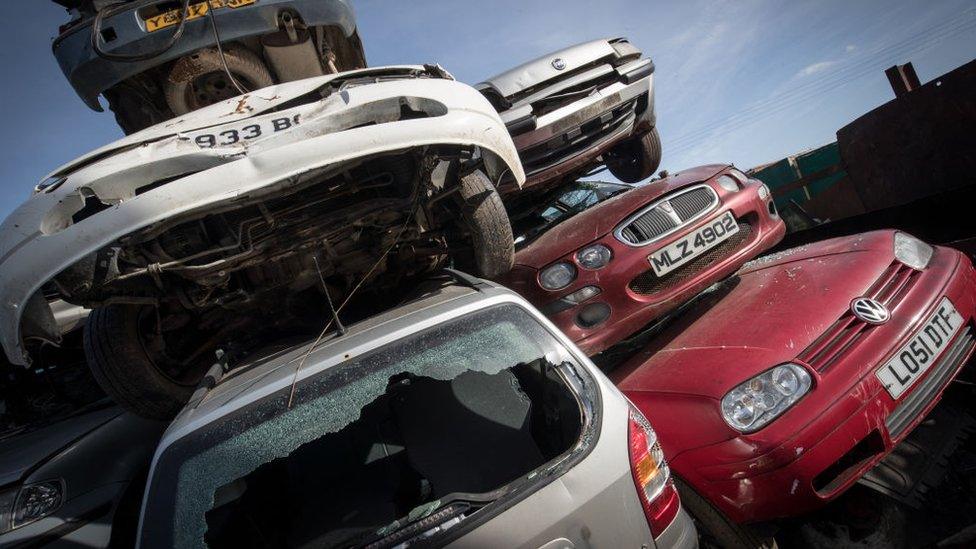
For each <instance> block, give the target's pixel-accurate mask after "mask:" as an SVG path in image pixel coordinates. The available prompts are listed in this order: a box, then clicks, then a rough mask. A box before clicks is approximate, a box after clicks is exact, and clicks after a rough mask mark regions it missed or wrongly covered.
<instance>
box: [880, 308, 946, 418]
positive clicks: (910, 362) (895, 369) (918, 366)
mask: <svg viewBox="0 0 976 549" xmlns="http://www.w3.org/2000/svg"><path fill="white" fill-rule="evenodd" d="M962 324H963V319H962V316H960V315H959V313H958V312H957V311H956V308H955V307H953V305H952V302H951V301H949V299H948V298H945V297H944V298H942V301H941V302H939V306H938V308H937V309H936V310H935V313H933V314H932V316H930V317H929V318H928V320H926V321H925V324H923V325H922V328H921V329H920V330H919V331H918V332H916V333H915V335H914V336H912V339H911V340H909V342H908V343H906V344H905V345H904V346H903V347H902V348H901V349H899V350H898V352H897V353H895V356H893V357H892V358H891V359H890V360H888V362H887V363H886V364H885V365H884V366H882V367H881V368H880V369H878V371H877V372H875V374H876V375H877V376H878V379H879V380H881V384H882V385H884V387H885V389H887V390H888V394H890V395H891V398H895V399H896V398H898V397H899V396H901V395H902V393H904V392H905V391H907V390H908V389H910V388H911V386H912V385H914V384H915V382H916V381H918V380H919V379H921V377H922V374H924V373H925V371H926V370H928V369H929V366H931V365H932V364H933V363H935V362H936V361H937V360H938V358H939V355H940V354H942V351H944V350H945V349H946V347H948V346H949V342H950V341H952V337H953V336H954V335H956V333H957V332H959V329H960V328H962Z"/></svg>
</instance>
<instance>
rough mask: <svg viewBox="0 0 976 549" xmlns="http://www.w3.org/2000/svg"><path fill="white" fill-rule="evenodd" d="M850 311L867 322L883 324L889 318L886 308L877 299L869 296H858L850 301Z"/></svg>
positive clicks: (889, 314)
mask: <svg viewBox="0 0 976 549" xmlns="http://www.w3.org/2000/svg"><path fill="white" fill-rule="evenodd" d="M851 312H852V313H854V316H856V317H857V318H859V319H861V320H863V321H864V322H867V323H868V324H884V323H885V322H888V319H890V318H891V313H890V312H889V311H888V308H887V307H885V306H884V304H883V303H881V302H880V301H878V300H877V299H871V298H870V297H859V298H857V299H855V300H854V301H852V302H851Z"/></svg>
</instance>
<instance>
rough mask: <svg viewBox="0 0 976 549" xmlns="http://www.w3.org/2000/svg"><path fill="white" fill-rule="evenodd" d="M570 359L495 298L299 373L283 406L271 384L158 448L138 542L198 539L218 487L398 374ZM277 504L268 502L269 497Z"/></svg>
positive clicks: (346, 416)
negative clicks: (252, 399) (264, 392)
mask: <svg viewBox="0 0 976 549" xmlns="http://www.w3.org/2000/svg"><path fill="white" fill-rule="evenodd" d="M540 362H542V363H546V364H550V365H558V364H561V363H567V362H568V363H575V361H574V360H573V359H572V358H571V355H570V354H569V353H568V351H567V350H566V349H565V348H564V347H563V346H562V345H561V344H560V343H559V342H558V341H557V340H556V339H555V338H554V337H553V336H552V335H551V334H550V333H549V332H548V331H546V329H545V328H543V327H542V326H541V325H540V324H539V323H538V322H537V321H536V320H535V319H533V318H532V317H531V316H530V315H529V314H528V313H527V312H526V311H525V310H523V309H522V308H520V307H517V306H513V305H502V306H496V307H492V308H489V309H485V310H483V311H479V312H476V313H472V314H470V315H466V316H464V317H461V318H458V319H455V320H453V321H450V322H447V323H445V324H442V325H439V326H436V327H433V328H430V329H428V330H425V331H422V332H419V333H417V334H414V335H412V336H410V337H409V338H406V339H404V340H401V341H398V342H396V343H394V344H391V345H388V346H386V347H383V348H380V349H378V350H375V351H373V352H371V353H369V354H367V355H364V356H362V357H358V358H356V359H352V360H350V361H348V362H346V363H343V364H341V365H338V366H336V367H333V368H330V369H328V370H325V371H323V372H322V373H321V374H320V375H317V376H315V377H312V378H310V379H307V380H303V381H302V382H301V383H300V384H299V386H298V388H297V390H296V393H295V402H294V404H293V407H292V408H291V409H290V410H288V409H287V401H288V389H285V390H282V391H278V392H277V393H274V394H272V395H269V396H267V397H265V398H264V399H262V400H259V401H257V402H256V403H254V404H251V405H249V406H247V407H245V408H242V409H240V410H237V411H235V412H232V413H230V414H228V415H227V416H224V417H223V418H221V419H220V420H218V421H215V422H212V423H211V424H210V425H208V426H206V427H204V428H202V429H200V430H198V431H196V432H194V433H191V434H190V435H188V436H186V437H184V438H182V439H180V440H178V441H176V442H175V443H174V444H173V445H171V446H170V447H169V448H168V449H167V450H166V452H164V453H163V454H162V456H161V457H160V459H159V462H158V464H157V467H156V471H155V474H154V477H153V479H152V484H151V489H150V493H149V496H150V497H149V499H148V500H147V504H146V509H145V521H144V525H143V532H142V540H143V543H146V544H147V545H152V546H157V545H158V546H167V547H168V546H179V547H204V546H206V545H205V536H206V534H207V527H208V526H207V519H206V518H205V516H206V514H207V513H208V511H209V510H210V509H211V508H212V507H214V502H215V497H214V495H215V493H218V492H219V491H220V490H221V489H223V490H227V487H228V486H230V485H232V484H233V483H234V482H236V481H239V479H241V478H242V477H244V476H245V475H247V474H249V473H251V472H253V471H255V470H256V469H258V468H259V467H261V466H262V465H264V464H267V463H269V462H272V461H273V460H276V459H278V458H282V457H286V456H288V455H289V454H291V453H292V452H293V451H295V450H296V449H297V448H299V447H300V446H302V445H305V444H307V443H310V442H312V441H315V440H317V439H320V438H322V437H323V436H324V435H326V434H330V433H337V432H339V431H340V430H342V429H343V428H344V427H346V426H347V425H350V424H351V423H353V422H356V421H357V420H358V419H359V418H360V416H361V414H362V413H363V410H364V408H366V407H367V406H369V405H370V404H371V403H373V402H374V401H376V400H377V399H379V398H380V397H381V396H384V394H385V393H386V392H387V391H388V387H389V386H390V385H391V381H392V380H395V379H397V378H398V377H402V376H404V375H415V376H423V377H424V378H430V379H432V380H453V379H454V378H458V376H461V374H465V373H469V372H480V373H482V374H488V375H493V374H498V373H499V372H502V371H503V370H507V369H511V368H513V367H514V366H516V365H525V364H531V363H540ZM268 505H274V502H268Z"/></svg>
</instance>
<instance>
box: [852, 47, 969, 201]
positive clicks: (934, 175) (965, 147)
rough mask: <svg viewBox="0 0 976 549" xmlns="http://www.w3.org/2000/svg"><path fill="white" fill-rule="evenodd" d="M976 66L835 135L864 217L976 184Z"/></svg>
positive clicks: (929, 85)
mask: <svg viewBox="0 0 976 549" xmlns="http://www.w3.org/2000/svg"><path fill="white" fill-rule="evenodd" d="M973 90H976V61H971V62H969V63H967V64H965V65H963V66H961V67H959V68H957V69H955V70H953V71H950V72H948V73H946V74H944V75H943V76H941V77H939V78H936V79H935V80H933V81H931V82H928V83H926V84H924V85H923V86H921V87H919V88H918V89H916V90H914V91H911V92H910V93H906V94H904V95H903V96H902V97H899V98H897V99H895V100H892V101H889V102H888V103H886V104H884V105H882V106H880V107H878V108H876V109H874V110H873V111H871V112H868V113H867V114H865V115H863V116H861V117H860V118H858V119H856V120H854V121H853V122H851V123H850V124H848V125H847V126H844V127H843V128H841V129H840V130H839V131H838V132H837V142H838V145H839V147H840V156H841V158H842V159H843V163H844V166H845V167H846V168H847V172H848V173H849V174H850V176H851V181H852V182H853V183H854V187H855V189H856V190H857V193H858V195H859V196H860V197H861V201H862V202H863V203H864V206H865V208H866V209H867V210H868V211H874V210H879V209H883V208H889V207H892V206H898V205H903V204H907V203H909V202H912V201H915V200H918V199H921V198H924V197H929V196H934V195H938V194H941V193H945V192H947V191H951V190H954V189H960V188H963V187H968V186H973V185H974V184H976V176H974V174H976V131H974V128H976V93H974V92H973Z"/></svg>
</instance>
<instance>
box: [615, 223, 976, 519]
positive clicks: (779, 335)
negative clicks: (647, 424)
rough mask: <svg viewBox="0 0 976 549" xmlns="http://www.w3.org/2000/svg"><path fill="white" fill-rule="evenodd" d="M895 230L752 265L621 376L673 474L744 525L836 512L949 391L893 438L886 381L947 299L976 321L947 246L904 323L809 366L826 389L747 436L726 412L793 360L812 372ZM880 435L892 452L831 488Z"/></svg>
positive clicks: (900, 317) (961, 258) (911, 296)
mask: <svg viewBox="0 0 976 549" xmlns="http://www.w3.org/2000/svg"><path fill="white" fill-rule="evenodd" d="M892 235H893V231H878V232H873V233H866V234H863V235H858V236H853V237H844V238H839V239H833V240H828V241H824V242H820V243H817V244H813V245H810V246H806V247H803V248H799V249H797V250H796V251H794V252H793V253H790V254H787V255H785V256H782V257H780V258H779V259H778V260H775V261H769V262H763V263H760V264H757V265H747V266H746V268H744V269H743V270H742V271H740V273H739V275H738V277H737V278H733V279H732V280H730V282H729V286H730V287H731V289H729V290H728V291H727V292H726V291H719V292H716V293H715V294H714V295H713V296H709V298H707V299H705V300H703V301H702V303H700V304H698V305H696V306H695V307H693V308H692V309H691V310H690V311H689V312H688V314H684V315H682V316H681V317H680V318H679V319H678V321H677V322H676V323H675V324H674V325H672V326H669V327H668V328H667V330H666V331H665V332H663V333H662V334H660V335H659V336H658V337H657V338H656V339H655V340H654V341H653V342H652V343H651V345H650V346H649V347H648V348H647V349H645V351H644V352H643V353H642V354H640V355H638V356H636V357H634V358H633V359H631V360H630V361H629V362H628V363H626V364H625V365H623V366H622V367H621V368H619V369H618V370H617V371H616V372H614V374H613V376H612V377H613V379H614V381H615V382H616V383H617V384H618V386H619V388H620V389H621V390H623V392H624V393H625V394H627V396H628V397H629V398H630V399H631V401H633V403H634V404H635V405H636V406H637V407H638V408H639V409H640V410H641V411H642V412H643V413H644V414H645V415H646V416H647V417H648V419H649V420H650V421H651V423H652V424H653V425H654V428H655V429H656V430H657V432H658V434H659V436H660V441H661V444H662V446H663V448H664V451H665V455H666V457H667V458H668V462H669V465H670V466H671V468H672V469H673V470H674V471H676V472H677V474H678V475H679V476H681V477H683V478H684V479H685V480H687V481H688V482H689V483H691V484H692V485H693V486H694V487H695V488H696V489H697V490H698V492H699V493H701V494H702V495H704V496H705V497H707V498H709V500H710V501H711V502H712V503H713V504H714V505H715V506H717V507H718V508H719V509H721V510H722V511H723V512H724V513H726V514H727V515H728V516H729V517H730V518H731V519H733V520H735V521H737V522H741V523H747V522H756V521H766V520H770V519H775V518H782V517H789V516H796V515H799V514H802V513H804V512H808V511H810V510H813V509H816V508H817V507H819V506H822V505H824V504H825V503H826V502H827V501H829V500H831V499H833V498H835V497H836V496H838V495H839V494H840V493H842V492H843V491H845V490H846V489H847V488H849V487H850V486H851V485H852V484H853V483H854V482H856V481H857V479H858V478H860V477H861V476H862V475H863V474H864V473H865V472H866V471H867V470H868V469H870V468H871V467H873V466H874V465H875V464H876V463H877V462H878V461H880V460H881V459H882V458H883V457H884V456H885V455H887V453H888V452H890V451H891V449H892V448H893V447H894V445H895V444H897V443H898V442H900V441H901V440H902V439H904V437H905V436H907V434H908V433H909V432H911V430H912V428H914V427H915V425H916V424H917V422H918V421H920V420H921V418H922V417H924V415H925V414H926V413H928V411H929V410H931V408H932V407H933V406H934V405H935V403H936V402H937V401H938V400H939V398H940V397H941V394H942V391H943V390H944V387H941V388H939V392H938V393H936V396H934V397H933V398H932V401H931V402H929V403H928V405H927V406H926V408H925V409H924V410H923V411H922V413H920V414H919V415H918V416H917V417H916V418H915V419H914V420H913V423H912V425H910V427H909V428H907V429H905V430H904V431H902V433H901V435H899V436H898V437H895V438H892V437H891V436H889V433H888V432H887V429H886V427H885V418H887V417H888V415H889V414H890V413H891V411H892V410H893V408H894V407H895V405H896V402H895V401H894V400H893V399H892V398H891V397H890V396H889V395H888V393H887V392H886V391H885V390H884V388H883V387H882V385H881V383H880V382H879V381H878V380H877V378H876V377H875V375H874V371H875V370H876V369H877V368H878V367H879V366H880V365H881V364H883V363H884V362H885V361H887V359H888V358H889V356H890V355H891V354H893V353H894V352H895V351H896V350H897V349H899V348H900V347H901V346H902V345H903V344H904V343H905V341H907V340H908V339H909V338H910V337H911V336H912V335H913V334H914V333H915V332H916V331H917V330H918V329H919V326H920V324H921V323H923V322H924V321H925V319H926V318H928V316H929V315H930V314H931V312H932V311H933V310H934V308H935V306H936V305H937V303H938V301H939V300H940V299H941V298H942V297H943V296H947V297H949V299H950V300H951V301H952V303H953V304H954V305H955V307H956V308H957V309H958V311H959V314H960V315H962V317H963V318H964V319H966V321H967V322H970V323H971V322H972V319H973V317H974V315H976V271H974V270H973V266H972V263H971V262H970V261H969V259H968V258H967V257H966V256H965V255H964V254H962V253H960V252H958V251H956V250H952V249H949V248H941V247H937V248H936V253H935V255H934V256H933V258H932V260H931V263H930V264H929V266H928V268H927V269H926V270H925V271H923V272H921V273H916V274H914V275H913V276H914V278H913V279H912V280H913V283H912V285H911V286H910V287H909V289H908V290H907V291H906V293H904V294H903V296H902V297H901V298H900V299H899V300H898V302H897V304H896V305H895V306H894V309H893V310H892V318H891V320H889V321H888V322H887V323H886V324H883V325H880V326H874V327H869V328H868V329H867V330H866V331H865V332H863V334H864V335H863V336H862V337H861V338H860V339H859V340H858V341H857V343H856V344H855V345H853V346H852V347H850V348H849V349H848V350H846V351H844V352H843V354H842V355H841V356H840V358H839V359H838V360H837V361H836V362H834V363H832V365H831V366H830V367H829V368H828V369H826V370H824V372H823V373H822V374H821V373H820V372H817V371H815V370H814V369H812V368H808V369H809V370H810V374H811V376H812V378H813V388H812V389H811V390H810V392H809V393H807V394H806V395H805V396H804V397H803V398H802V399H801V400H800V401H799V402H797V403H796V404H795V405H794V406H793V407H792V408H790V409H789V410H787V411H786V412H785V413H784V414H783V415H781V416H780V417H778V418H776V419H774V420H773V421H772V422H771V423H769V424H768V425H766V426H765V427H764V428H762V429H760V430H759V431H757V432H755V433H752V434H746V435H743V434H740V433H738V432H737V431H735V430H733V429H732V428H730V427H729V426H728V425H727V424H726V423H725V421H724V420H723V419H722V417H721V412H720V408H719V402H720V400H721V398H722V396H723V395H725V393H727V392H728V391H729V390H731V389H732V388H733V387H735V386H736V385H738V384H740V383H742V382H744V381H746V380H747V379H749V378H750V377H752V376H754V375H756V374H758V373H760V372H762V371H765V370H767V369H769V368H771V367H773V366H776V365H778V364H782V363H784V362H794V363H797V364H801V365H804V366H807V367H809V365H808V364H806V363H804V362H803V361H802V360H799V359H798V358H797V357H801V356H805V355H804V353H803V351H804V349H805V348H806V347H807V346H808V345H810V344H811V343H814V341H815V340H816V339H817V337H818V336H819V335H821V334H822V333H823V332H824V331H825V329H827V328H828V327H830V326H831V325H832V324H833V323H834V322H835V321H836V320H837V319H838V318H840V317H841V315H843V314H844V313H845V312H846V311H847V310H848V308H849V306H850V302H851V300H852V299H854V298H856V297H859V296H861V295H864V294H865V292H867V291H868V290H869V288H870V287H871V286H872V284H874V283H875V281H876V280H878V278H879V277H880V276H882V274H884V273H886V272H888V271H887V269H888V268H889V266H891V265H892V264H895V260H894V254H893V252H892V238H893V237H892ZM964 363H965V362H964ZM933 371H934V369H929V370H928V371H927V372H926V373H925V374H924V375H923V377H922V380H924V378H925V377H926V376H928V375H930V374H931V373H932V372H933ZM957 373H958V372H957ZM922 380H920V381H919V382H918V383H916V384H915V385H914V386H913V387H912V388H911V389H909V390H908V391H906V392H905V394H903V395H902V396H901V397H900V399H899V401H900V400H903V399H905V398H906V397H907V396H908V395H910V394H911V393H912V392H913V391H914V390H916V389H918V387H919V386H920V385H921V384H922V383H923V381H922ZM947 383H948V382H947ZM872 433H875V435H876V436H878V438H879V439H880V440H882V441H883V449H879V451H878V452H877V453H876V454H875V455H873V456H872V457H871V458H870V459H868V460H865V461H864V462H861V463H860V465H858V466H857V467H854V468H852V469H851V470H850V471H848V472H847V473H846V475H843V476H842V477H841V479H840V480H839V481H838V482H837V483H835V484H833V485H831V487H830V488H829V489H826V490H825V492H826V493H823V492H821V493H818V492H817V491H816V490H815V489H814V487H813V479H814V478H815V477H816V476H817V475H818V474H820V473H821V472H823V471H824V470H826V469H827V468H828V467H830V466H831V465H833V464H834V463H836V462H837V461H838V460H839V459H840V458H841V457H842V456H843V455H844V454H845V453H846V452H848V451H849V450H850V449H851V448H853V447H854V445H855V444H857V443H858V442H859V441H861V440H863V439H865V438H866V437H868V435H869V434H872Z"/></svg>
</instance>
